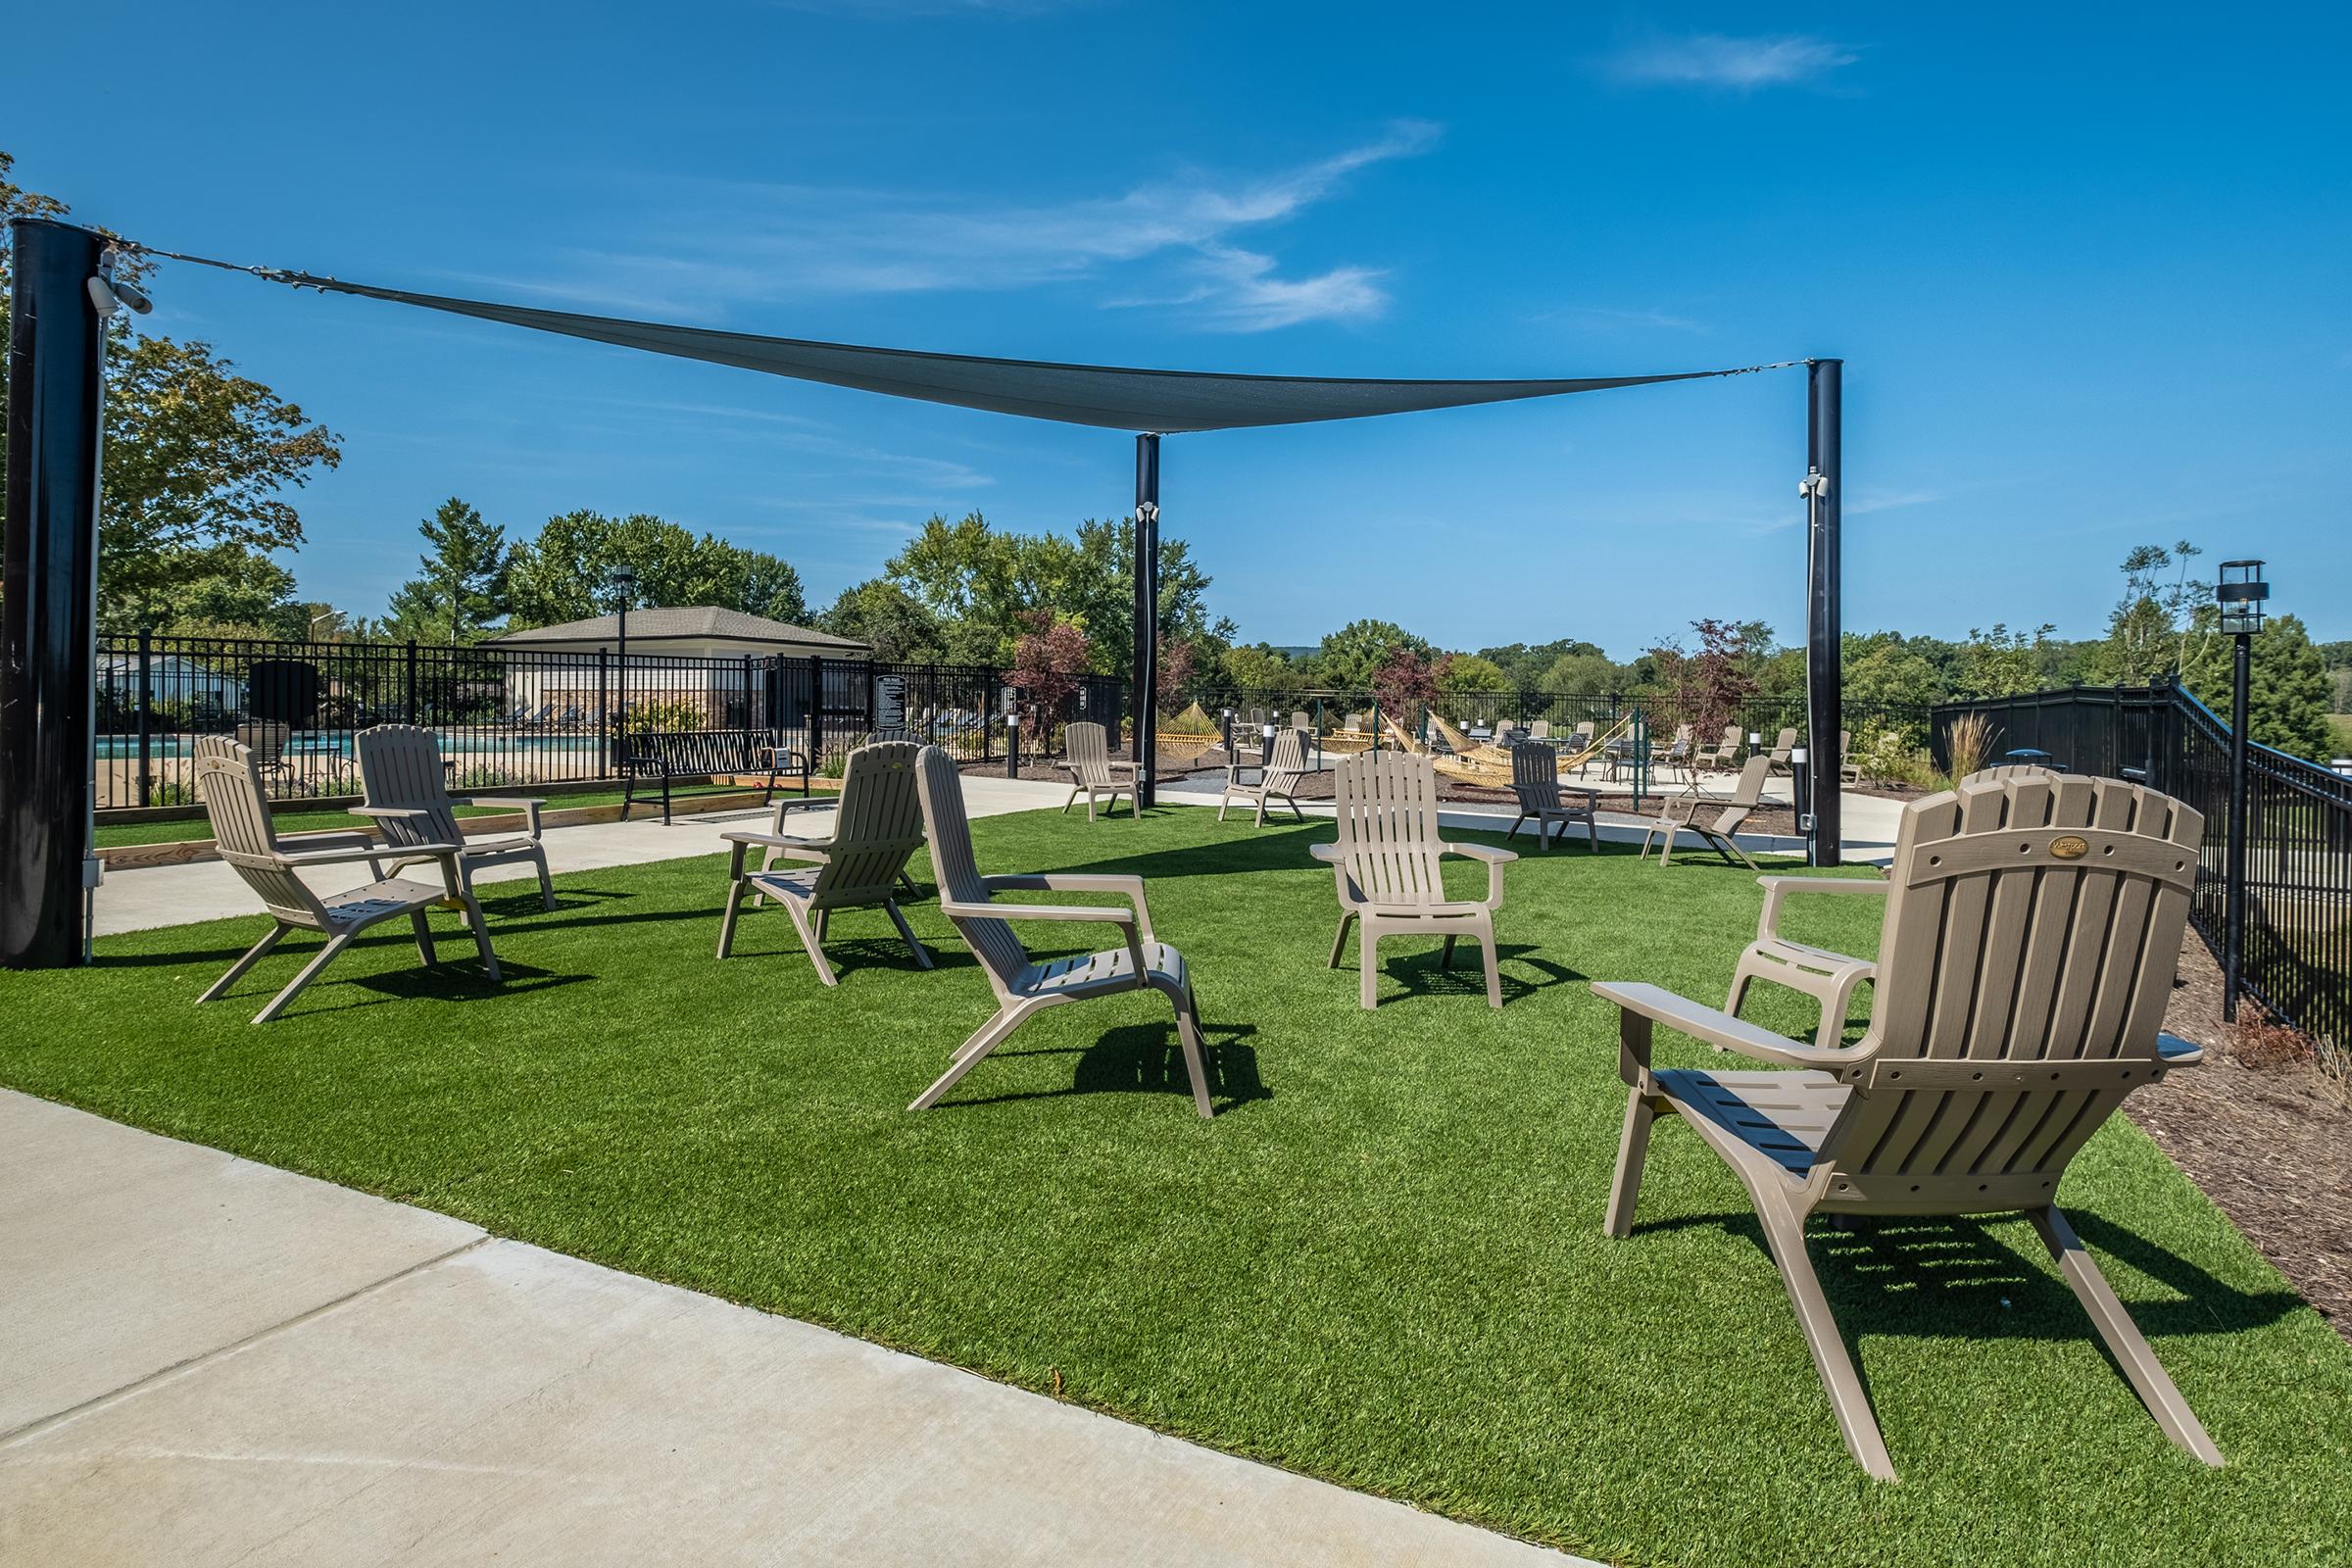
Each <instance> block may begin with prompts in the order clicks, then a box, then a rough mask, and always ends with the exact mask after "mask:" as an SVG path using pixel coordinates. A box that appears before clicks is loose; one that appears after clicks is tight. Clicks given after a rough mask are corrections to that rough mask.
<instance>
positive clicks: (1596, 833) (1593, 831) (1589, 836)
mask: <svg viewBox="0 0 2352 1568" xmlns="http://www.w3.org/2000/svg"><path fill="white" fill-rule="evenodd" d="M1562 831H1563V832H1565V831H1566V830H1565V829H1562ZM1585 840H1586V844H1585V847H1586V848H1587V849H1589V850H1591V851H1592V852H1593V854H1594V855H1598V854H1599V853H1600V812H1599V810H1598V809H1593V810H1590V811H1587V812H1586V813H1585Z"/></svg>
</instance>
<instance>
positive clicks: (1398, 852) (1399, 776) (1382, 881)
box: [1332, 752, 1446, 908]
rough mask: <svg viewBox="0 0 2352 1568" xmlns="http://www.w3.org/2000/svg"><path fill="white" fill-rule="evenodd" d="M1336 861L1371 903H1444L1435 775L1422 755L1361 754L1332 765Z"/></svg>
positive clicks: (1407, 905)
mask: <svg viewBox="0 0 2352 1568" xmlns="http://www.w3.org/2000/svg"><path fill="white" fill-rule="evenodd" d="M1332 782H1333V789H1334V793H1335V795H1336V797H1337V801H1338V805H1339V821H1340V838H1339V848H1340V854H1341V863H1342V865H1343V866H1344V867H1345V868H1346V870H1347V873H1348V880H1349V881H1351V882H1353V883H1354V884H1355V887H1356V890H1357V892H1358V893H1359V894H1360V895H1361V896H1362V897H1363V899H1364V900H1365V901H1366V902H1367V903H1370V904H1374V905H1381V906H1387V907H1403V908H1418V907H1425V906H1428V905H1433V904H1443V903H1445V902H1446V884H1445V880H1444V877H1443V876H1442V874H1441V872H1440V869H1439V862H1440V860H1441V858H1442V851H1441V848H1440V840H1439V835H1438V773H1437V769H1436V768H1435V767H1434V766H1432V765H1431V763H1430V760H1429V759H1428V758H1427V757H1425V756H1417V755H1414V754H1412V753H1407V752H1359V753H1357V754H1356V755H1355V756H1353V757H1349V758H1345V759H1343V760H1341V762H1340V764H1339V766H1338V767H1336V768H1334V769H1333V770H1332Z"/></svg>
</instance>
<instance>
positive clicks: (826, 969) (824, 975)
mask: <svg viewBox="0 0 2352 1568" xmlns="http://www.w3.org/2000/svg"><path fill="white" fill-rule="evenodd" d="M776 902H777V903H778V904H781V905H782V906H784V912H785V913H786V914H789V915H791V916H792V924H793V929H794V930H796V931H798V932H800V934H801V946H802V947H803V948H805V949H807V950H808V953H809V962H810V963H812V964H814V965H816V977H817V978H818V979H819V980H822V981H823V982H824V983H825V984H826V985H829V986H837V985H839V984H841V982H840V980H838V979H837V978H835V976H834V974H833V966H832V965H831V964H830V963H827V962H826V961H825V911H824V910H822V909H819V910H817V911H816V918H815V919H814V920H810V919H809V911H808V910H807V909H804V908H802V907H801V901H800V900H798V899H791V898H780V899H778V900H776Z"/></svg>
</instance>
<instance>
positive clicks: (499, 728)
mask: <svg viewBox="0 0 2352 1568" xmlns="http://www.w3.org/2000/svg"><path fill="white" fill-rule="evenodd" d="M1004 690H1005V677H1004V673H1003V672H1002V671H999V670H996V669H992V668H989V667H987V666H985V665H963V664H896V663H883V662H874V661H869V660H845V659H817V658H809V659H793V658H785V657H782V656H773V655H759V654H744V655H736V656H714V657H681V656H672V655H660V654H641V653H638V652H637V651H636V650H634V649H632V650H631V651H630V653H629V657H628V660H627V662H626V663H625V665H624V664H623V662H621V661H620V660H619V659H618V658H617V657H616V656H615V655H614V654H613V652H612V651H610V650H607V651H602V652H585V653H581V652H569V653H552V652H540V651H530V650H516V649H500V648H487V647H473V648H451V647H433V646H427V645H423V644H418V643H397V644H394V643H296V642H268V641H256V640H249V639H243V638H221V637H161V636H140V637H126V638H114V639H107V640H104V641H102V642H101V644H100V646H99V650H98V736H97V757H96V764H97V788H98V796H97V805H98V809H101V810H113V809H123V808H135V807H166V806H186V805H192V804H194V794H193V788H192V780H193V771H192V763H191V761H190V755H191V752H192V750H193V745H194V739H195V737H196V736H198V735H206V734H227V733H234V734H236V735H238V736H239V738H241V739H244V740H246V741H247V742H248V743H249V744H252V745H253V746H254V747H255V748H256V750H257V751H259V752H261V753H262V754H263V757H264V759H265V776H266V778H267V780H268V782H269V786H270V794H271V795H272V796H273V797H275V798H277V799H280V800H299V799H334V798H342V797H347V796H351V795H354V794H356V793H357V792H358V788H359V783H358V769H357V764H356V760H355V756H354V751H353V738H354V737H355V736H356V735H357V734H358V733H359V732H360V731H361V730H364V729H367V728H368V727H370V726H371V725H375V724H383V723H410V724H420V725H423V726H425V727H427V728H429V729H431V730H433V731H434V732H435V733H436V734H437V735H438V736H439V738H440V742H441V749H442V752H443V753H444V755H445V756H447V757H448V758H449V759H450V760H451V761H452V762H453V763H454V764H455V766H454V768H453V777H454V779H455V781H456V784H457V787H459V788H460V789H466V790H483V789H502V788H509V787H522V786H536V785H551V784H552V785H564V784H594V783H599V782H603V781H607V780H612V779H613V778H614V777H615V774H614V771H613V733H614V731H615V729H616V727H619V726H623V725H625V726H629V727H632V728H642V729H648V730H721V729H729V730H733V729H760V730H768V731H772V732H773V733H774V734H775V735H776V738H777V743H778V744H779V745H783V746H788V747H790V748H791V749H792V750H794V751H796V752H799V753H801V754H802V755H804V756H806V757H807V758H809V760H810V766H811V769H812V770H816V771H830V770H832V769H834V768H835V767H837V766H838V763H839V760H840V759H841V758H843V757H844V756H846V755H847V754H848V753H849V752H850V751H851V750H853V749H854V748H856V747H857V746H858V745H860V744H862V743H863V742H864V741H865V740H866V739H867V738H868V737H869V736H871V735H873V734H874V733H876V732H877V731H881V732H885V733H906V734H910V735H914V736H916V737H918V738H920V739H923V740H927V741H934V742H936V743H938V744H939V745H941V746H944V747H946V748H947V749H948V750H950V751H951V752H953V753H955V754H956V756H958V757H959V758H965V759H969V760H978V761H986V760H994V759H996V758H998V757H1001V756H1002V755H1003V753H1004V745H1005V718H1004V707H1005V704H1004ZM1125 692H1126V683H1125V682H1124V681H1121V680H1119V679H1118V678H1116V677H1114V676H1103V675H1085V676H1081V677H1079V678H1078V682H1077V689H1076V690H1075V691H1073V692H1072V693H1071V694H1070V695H1069V697H1068V698H1066V699H1065V700H1064V701H1063V702H1062V703H1061V704H1060V705H1059V707H1060V713H1059V716H1058V722H1060V723H1066V722H1068V721H1069V720H1071V719H1074V718H1093V719H1096V720H1098V721H1100V722H1102V723H1103V724H1104V725H1105V726H1106V727H1109V728H1110V729H1111V730H1112V732H1113V733H1114V734H1115V733H1117V726H1118V725H1119V723H1120V722H1121V718H1122V714H1123V711H1124V706H1125Z"/></svg>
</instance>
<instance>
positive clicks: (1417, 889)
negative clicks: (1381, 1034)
mask: <svg viewBox="0 0 2352 1568" xmlns="http://www.w3.org/2000/svg"><path fill="white" fill-rule="evenodd" d="M1332 776H1333V783H1334V786H1335V789H1336V792H1337V797H1338V802H1339V818H1340V836H1339V840H1338V842H1336V843H1332V844H1314V845H1309V846H1308V847H1307V849H1308V853H1309V854H1311V855H1313V856H1314V858H1316V859H1318V860H1321V861H1323V862H1324V863H1325V864H1327V865H1329V866H1330V867H1331V868H1332V873H1333V875H1334V877H1335V878H1336V879H1337V881H1338V884H1339V895H1340V930H1339V934H1338V935H1337V936H1335V937H1334V938H1332V942H1331V962H1330V964H1329V967H1331V968H1334V969H1336V968H1338V967H1339V966H1340V955H1341V954H1343V953H1345V952H1346V951H1347V950H1348V927H1349V926H1350V925H1353V924H1355V923H1357V922H1358V921H1360V922H1362V925H1363V931H1362V934H1361V935H1360V936H1358V937H1357V939H1356V964H1357V967H1358V969H1359V970H1360V971H1361V982H1360V984H1361V992H1360V999H1359V1000H1360V1001H1361V1002H1362V1004H1363V1005H1365V1006H1367V1007H1370V1006H1374V1005H1377V1002H1378V996H1379V991H1380V951H1379V950H1380V939H1381V938H1382V937H1386V936H1417V937H1442V938H1444V939H1445V942H1446V951H1445V956H1444V958H1443V959H1442V961H1443V962H1444V963H1445V964H1446V967H1448V968H1450V967H1451V966H1452V964H1453V944H1454V942H1455V940H1456V939H1457V938H1461V937H1468V938H1469V939H1470V940H1471V941H1473V942H1476V943H1477V944H1479V947H1480V949H1481V951H1482V952H1483V953H1484V955H1485V956H1486V967H1487V1005H1488V1006H1490V1007H1499V1006H1501V1005H1502V973H1501V970H1500V968H1499V966H1498V965H1497V964H1496V961H1495V910H1497V909H1499V908H1501V907H1502V868H1503V867H1504V866H1505V865H1508V864H1509V863H1510V862H1511V861H1513V860H1516V859H1517V858H1519V857H1518V856H1517V855H1515V854H1513V853H1512V852H1511V851H1509V850H1493V849H1489V848H1487V846H1485V845H1483V844H1449V843H1447V842H1446V840H1445V839H1443V838H1441V837H1439V833H1438V775H1437V769H1436V768H1435V767H1433V766H1432V765H1431V764H1430V760H1429V759H1428V758H1426V757H1413V756H1407V755H1405V754H1402V753H1398V752H1365V753H1362V754H1360V755H1358V756H1355V757H1348V758H1343V759H1342V760H1340V763H1339V765H1338V767H1336V768H1335V769H1334V770H1333V775H1332ZM1448 855H1458V856H1461V857H1463V858H1466V859H1473V860H1481V861H1484V862H1485V863H1486V867H1487V896H1486V897H1485V898H1484V899H1482V900H1477V901H1470V900H1461V899H1448V898H1447V897H1446V883H1445V879H1444V877H1443V876H1442V875H1441V874H1440V865H1439V862H1440V861H1441V860H1443V859H1444V858H1445V857H1446V856H1448Z"/></svg>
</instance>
